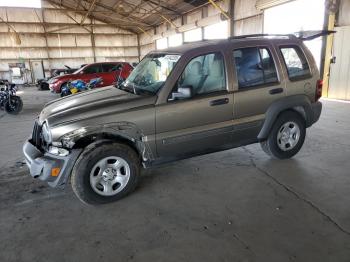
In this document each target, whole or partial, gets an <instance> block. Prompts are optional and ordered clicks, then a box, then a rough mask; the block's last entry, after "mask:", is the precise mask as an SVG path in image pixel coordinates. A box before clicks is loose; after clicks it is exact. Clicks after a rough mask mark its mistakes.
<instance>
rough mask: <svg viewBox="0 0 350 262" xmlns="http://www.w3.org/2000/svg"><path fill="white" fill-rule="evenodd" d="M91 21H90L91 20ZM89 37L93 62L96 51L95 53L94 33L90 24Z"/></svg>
mask: <svg viewBox="0 0 350 262" xmlns="http://www.w3.org/2000/svg"><path fill="white" fill-rule="evenodd" d="M91 23H92V21H91ZM90 37H91V49H92V55H93V57H94V62H96V53H95V47H96V45H95V35H94V27H93V26H91V31H90Z"/></svg>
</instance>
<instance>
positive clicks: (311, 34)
mask: <svg viewBox="0 0 350 262" xmlns="http://www.w3.org/2000/svg"><path fill="white" fill-rule="evenodd" d="M334 33H336V31H333V30H310V31H300V32H296V33H294V34H251V35H238V36H231V37H230V38H229V39H231V40H232V39H244V38H254V37H269V36H272V37H287V38H289V39H300V40H302V41H308V40H313V39H315V38H317V37H321V36H327V35H330V34H334Z"/></svg>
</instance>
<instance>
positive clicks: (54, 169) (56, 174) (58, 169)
mask: <svg viewBox="0 0 350 262" xmlns="http://www.w3.org/2000/svg"><path fill="white" fill-rule="evenodd" d="M60 171H61V168H59V167H54V168H52V169H51V176H58V174H59V173H60Z"/></svg>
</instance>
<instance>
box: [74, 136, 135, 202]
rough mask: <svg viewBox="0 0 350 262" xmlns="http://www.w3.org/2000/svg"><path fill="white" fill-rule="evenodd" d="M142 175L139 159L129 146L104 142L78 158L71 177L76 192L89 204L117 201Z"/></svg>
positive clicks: (133, 187) (93, 146)
mask: <svg viewBox="0 0 350 262" xmlns="http://www.w3.org/2000/svg"><path fill="white" fill-rule="evenodd" d="M139 176H140V160H139V158H138V156H137V154H136V152H135V151H134V150H133V149H132V148H130V147H129V146H127V145H124V144H120V143H114V142H112V141H101V142H97V143H95V144H92V145H89V146H88V147H87V148H86V149H85V150H84V151H83V153H82V154H81V155H80V156H79V158H78V160H77V162H76V164H75V166H74V168H73V171H72V176H71V183H72V188H73V191H74V193H75V194H76V195H77V197H78V198H79V199H80V200H81V201H82V202H84V203H86V204H91V205H97V204H106V203H110V202H114V201H117V200H119V199H121V198H123V197H125V196H126V195H127V194H129V193H131V192H132V191H133V190H134V189H135V187H136V186H137V182H138V178H139Z"/></svg>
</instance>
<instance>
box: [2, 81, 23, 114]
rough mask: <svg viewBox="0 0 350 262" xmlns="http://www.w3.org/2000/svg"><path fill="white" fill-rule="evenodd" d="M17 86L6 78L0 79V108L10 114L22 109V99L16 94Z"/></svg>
mask: <svg viewBox="0 0 350 262" xmlns="http://www.w3.org/2000/svg"><path fill="white" fill-rule="evenodd" d="M16 91H17V87H16V85H15V84H10V83H9V82H8V81H7V80H0V108H1V109H2V110H4V109H5V111H6V112H7V113H9V114H12V115H17V114H18V113H19V112H21V111H22V108H23V101H22V99H21V98H20V97H19V96H17V95H16Z"/></svg>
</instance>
